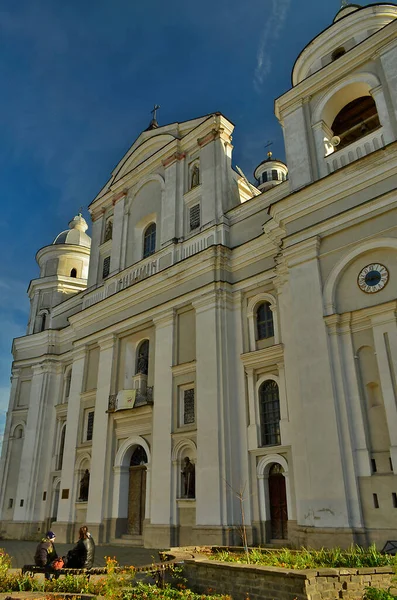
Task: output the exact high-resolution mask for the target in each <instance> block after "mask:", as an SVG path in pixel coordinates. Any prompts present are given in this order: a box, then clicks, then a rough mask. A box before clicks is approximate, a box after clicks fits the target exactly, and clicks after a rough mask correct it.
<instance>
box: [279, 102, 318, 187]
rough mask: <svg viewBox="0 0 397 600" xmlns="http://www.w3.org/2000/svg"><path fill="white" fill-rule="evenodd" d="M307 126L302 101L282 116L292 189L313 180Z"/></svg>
mask: <svg viewBox="0 0 397 600" xmlns="http://www.w3.org/2000/svg"><path fill="white" fill-rule="evenodd" d="M308 127H310V126H309V125H308V124H307V123H306V118H305V111H304V104H303V102H302V103H300V104H298V103H297V104H295V105H294V107H293V110H292V111H291V112H290V113H289V114H287V115H285V117H284V136H285V150H286V155H287V161H286V162H287V165H288V175H289V179H290V182H291V190H292V191H295V190H298V189H299V188H301V187H304V186H305V185H307V184H309V183H311V182H312V181H313V175H312V165H311V159H310V147H309V139H308Z"/></svg>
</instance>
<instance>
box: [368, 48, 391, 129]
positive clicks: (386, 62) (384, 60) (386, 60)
mask: <svg viewBox="0 0 397 600" xmlns="http://www.w3.org/2000/svg"><path fill="white" fill-rule="evenodd" d="M389 48H390V46H389ZM380 62H381V64H382V68H383V72H384V78H385V88H388V91H389V94H388V96H389V100H388V102H389V105H390V108H391V110H390V112H389V115H390V117H392V120H393V129H394V139H396V137H395V136H396V132H397V128H396V125H397V74H396V64H397V48H396V46H395V45H394V47H393V48H390V50H389V51H387V52H385V53H384V54H382V55H381V56H380ZM371 93H372V92H371Z"/></svg>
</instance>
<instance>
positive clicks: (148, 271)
mask: <svg viewBox="0 0 397 600" xmlns="http://www.w3.org/2000/svg"><path fill="white" fill-rule="evenodd" d="M224 238H225V231H224V227H223V226H214V227H211V228H209V229H206V230H205V231H203V232H202V233H200V234H197V235H195V236H194V237H192V238H190V239H187V240H185V241H183V242H176V243H175V244H174V245H172V246H167V247H166V248H163V250H160V251H159V252H156V254H153V255H152V256H149V257H148V258H145V259H143V260H141V261H139V262H138V263H135V264H134V265H132V266H131V267H128V268H127V269H124V270H123V271H121V272H120V273H117V274H115V275H112V276H111V277H108V279H106V280H105V281H104V282H103V283H101V284H100V285H99V286H98V287H96V288H95V289H91V290H87V291H86V292H85V295H84V299H83V309H84V308H88V307H89V306H92V305H93V304H96V303H97V302H100V301H101V300H104V299H105V298H108V297H109V296H112V295H113V294H116V293H117V292H120V291H121V290H124V289H126V288H128V287H130V286H131V285H134V284H135V283H138V282H139V281H142V280H143V279H147V278H148V277H150V276H151V275H155V274H156V273H158V272H159V271H161V270H162V268H161V266H160V265H161V259H162V258H163V257H165V256H167V259H168V258H169V259H170V260H167V261H164V265H165V266H164V267H163V268H168V267H169V266H172V265H174V264H176V263H178V262H179V261H181V260H183V259H185V258H188V257H189V256H193V255H194V254H197V253H198V252H201V251H202V250H205V249H206V248H208V247H209V246H212V245H213V244H217V243H225V239H224Z"/></svg>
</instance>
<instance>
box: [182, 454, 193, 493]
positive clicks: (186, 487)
mask: <svg viewBox="0 0 397 600" xmlns="http://www.w3.org/2000/svg"><path fill="white" fill-rule="evenodd" d="M184 463H185V466H184V467H183V469H182V471H181V473H182V479H183V498H195V497H196V470H195V466H194V464H193V463H192V462H190V458H189V457H188V456H186V457H185V458H184Z"/></svg>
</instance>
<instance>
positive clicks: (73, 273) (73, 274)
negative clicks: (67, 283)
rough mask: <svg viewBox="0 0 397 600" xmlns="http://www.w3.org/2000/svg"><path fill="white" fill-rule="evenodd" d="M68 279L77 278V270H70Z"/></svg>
mask: <svg viewBox="0 0 397 600" xmlns="http://www.w3.org/2000/svg"><path fill="white" fill-rule="evenodd" d="M70 277H77V269H72V270H71V271H70Z"/></svg>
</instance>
